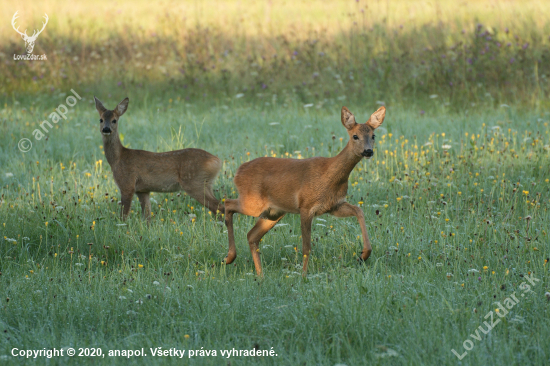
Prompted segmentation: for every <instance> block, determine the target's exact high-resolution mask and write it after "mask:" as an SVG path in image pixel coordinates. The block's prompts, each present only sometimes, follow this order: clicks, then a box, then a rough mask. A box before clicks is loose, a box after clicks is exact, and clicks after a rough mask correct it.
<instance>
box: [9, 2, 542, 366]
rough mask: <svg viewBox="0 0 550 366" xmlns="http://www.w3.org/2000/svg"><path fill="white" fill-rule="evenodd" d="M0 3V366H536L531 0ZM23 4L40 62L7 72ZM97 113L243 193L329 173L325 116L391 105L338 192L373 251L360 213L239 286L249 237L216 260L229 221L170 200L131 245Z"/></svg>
mask: <svg viewBox="0 0 550 366" xmlns="http://www.w3.org/2000/svg"><path fill="white" fill-rule="evenodd" d="M0 9H1V10H2V11H1V12H0V13H1V14H4V15H3V17H2V19H3V21H2V22H1V23H2V24H1V25H0V40H1V41H2V42H0V43H1V45H0V58H1V61H2V62H1V63H0V81H1V83H0V364H6V365H12V364H13V365H19V364H39V365H41V364H62V365H66V364H69V365H87V364H159V365H161V364H162V365H164V364H191V365H222V364H223V365H257V364H261V365H263V364H266V365H331V366H332V365H347V366H352V365H394V364H395V365H433V364H441V365H454V364H460V365H502V364H506V365H520V364H521V365H524V364H528V365H543V364H547V363H548V359H549V357H550V354H549V350H550V327H549V326H550V321H549V315H550V314H549V312H550V284H549V273H548V271H549V267H550V264H548V260H549V258H550V245H549V239H548V235H549V233H548V232H549V225H548V223H549V222H550V213H548V209H549V207H550V195H549V194H548V193H549V191H550V180H549V179H550V174H549V173H550V125H549V123H550V109H549V107H550V102H549V98H548V93H549V91H550V90H549V87H550V85H549V83H548V78H549V77H550V63H549V57H550V39H549V38H548V35H549V34H550V33H549V31H550V15H548V14H550V6H549V5H548V4H547V3H546V2H542V1H522V2H519V1H496V0H495V1H489V0H483V1H462V2H455V1H439V2H433V1H421V0H414V1H398V0H395V1H368V2H367V1H362V0H361V1H358V2H356V1H334V2H322V1H294V2H283V1H272V2H253V1H249V0H246V1H241V2H231V1H216V2H215V1H204V2H201V1H186V2H181V3H179V2H168V1H161V2H156V3H153V2H145V1H133V2H131V1H120V2H117V3H115V2H107V1H97V2H93V3H90V4H88V3H84V2H78V3H77V2H67V1H61V0H51V1H39V2H24V1H21V2H15V3H13V4H12V3H7V2H5V3H2V4H0ZM17 10H18V11H19V16H20V17H19V18H18V19H17V25H16V26H20V29H25V28H28V29H29V31H28V33H29V34H31V33H32V29H40V28H41V22H42V21H44V19H43V18H42V16H43V14H44V13H47V14H48V17H49V21H48V24H47V26H46V28H45V30H44V31H43V33H41V34H40V36H39V37H38V38H37V40H36V45H35V48H34V52H33V53H34V54H35V55H42V54H45V55H46V56H47V61H18V60H17V61H16V60H13V55H14V54H15V55H23V54H25V48H24V42H23V40H22V39H21V37H20V36H19V35H17V33H15V31H14V30H13V29H12V27H11V24H10V21H11V17H12V16H13V14H14V13H15V11H17ZM71 90H73V91H71ZM73 93H76V94H78V96H79V97H80V98H81V99H77V100H76V104H75V105H74V106H73V107H71V106H69V105H68V102H67V100H68V99H67V98H68V97H70V96H72V95H74V94H73ZM94 95H95V96H97V97H98V98H99V99H101V100H102V101H103V102H104V104H105V106H106V107H108V108H114V107H115V106H116V104H117V103H118V102H120V101H121V100H122V99H123V98H124V97H129V98H130V104H129V108H128V111H127V112H126V114H125V115H124V116H123V117H122V118H121V120H120V125H119V132H121V134H122V135H121V139H122V140H123V144H124V145H125V146H127V147H130V148H133V149H144V150H150V151H158V152H160V151H170V150H175V149H182V148H187V147H196V148H202V149H205V150H207V151H209V152H210V153H212V154H215V155H217V156H218V157H220V159H221V160H222V161H223V167H222V170H221V172H220V175H219V177H218V179H217V181H216V182H215V184H214V189H215V194H216V196H217V197H218V198H220V199H225V198H236V197H237V193H236V191H235V186H234V184H233V176H234V174H235V172H236V170H237V169H238V167H239V166H240V165H241V164H242V163H243V162H246V161H249V160H252V159H254V158H257V157H261V156H274V157H280V158H283V159H306V158H309V157H314V156H324V157H330V156H335V155H336V154H338V152H339V151H341V150H342V149H343V147H344V146H345V145H346V143H347V140H348V136H347V133H346V130H345V128H344V127H343V126H342V124H341V122H340V110H341V108H342V106H344V105H345V106H347V107H348V108H349V109H350V110H351V111H352V112H353V113H354V114H355V116H356V119H357V121H358V122H361V123H363V122H365V121H366V120H367V119H368V118H369V116H370V115H371V114H372V113H373V112H374V111H375V110H376V109H377V108H378V107H379V106H380V105H385V106H386V108H387V114H386V118H385V121H384V124H383V125H382V126H381V127H380V128H379V130H377V132H376V148H375V152H374V156H373V158H372V159H370V160H363V161H361V162H360V163H359V164H358V165H357V166H356V168H355V169H354V171H353V172H352V174H351V176H350V180H349V188H348V201H349V202H350V203H352V204H354V205H359V206H361V207H362V209H363V211H364V213H365V220H366V223H367V230H368V233H369V236H370V239H371V242H372V245H373V253H372V255H371V257H370V258H369V259H368V261H367V262H365V263H359V262H358V261H357V258H358V257H359V254H360V252H361V248H362V240H361V230H360V227H359V224H358V223H357V221H356V220H355V219H354V218H346V219H337V218H334V217H332V216H328V215H325V216H321V217H318V218H316V219H315V220H314V223H313V232H312V243H313V247H312V255H311V257H310V260H309V268H308V275H307V277H306V278H303V277H302V273H301V268H302V252H301V236H300V235H301V234H300V219H299V217H298V216H296V215H287V216H285V218H284V219H283V220H282V221H281V222H280V223H279V224H278V225H277V226H276V227H275V228H274V229H273V230H271V231H270V232H269V233H268V234H267V235H266V236H265V237H264V238H263V240H262V242H261V245H260V249H261V259H262V265H263V269H264V277H263V278H260V277H257V276H256V275H255V271H254V264H253V262H252V257H251V255H250V250H249V246H248V243H247V240H246V234H247V232H248V231H249V230H250V229H251V228H252V226H253V225H254V222H255V220H256V219H255V218H252V217H246V216H242V215H239V214H237V215H235V217H234V224H235V234H236V235H235V237H236V242H237V259H236V260H235V262H234V263H232V264H231V265H225V264H223V263H222V260H223V258H224V257H225V255H226V254H227V245H228V242H227V232H226V228H225V226H224V225H223V224H222V223H220V222H218V221H216V219H215V217H214V213H212V212H209V211H208V210H207V209H204V208H203V207H202V206H201V205H200V204H199V203H198V202H197V201H195V200H193V199H191V198H190V197H189V196H187V195H186V194H185V193H184V192H181V193H168V194H163V193H154V194H152V196H151V201H152V216H153V217H152V220H151V224H150V225H149V226H148V225H147V224H146V222H144V221H143V220H141V212H140V208H139V202H138V200H137V198H135V199H134V201H133V206H132V212H131V214H130V217H129V219H128V220H127V221H122V220H121V218H120V207H121V206H120V205H119V203H118V202H119V200H120V193H119V192H118V189H117V186H116V184H115V183H114V180H113V177H112V173H111V169H110V167H109V164H108V163H107V161H106V159H105V156H104V151H103V146H102V139H101V134H100V131H99V115H98V113H97V111H96V110H95V106H94V103H93V96H94ZM61 104H63V105H65V106H66V107H67V108H66V109H67V112H66V113H63V114H64V116H65V117H66V118H61V120H60V121H58V122H57V123H54V121H53V119H52V116H51V114H52V113H53V112H56V109H58V110H59V111H61V112H63V111H64V110H63V108H60V107H59V106H60V105H61ZM38 137H40V138H38ZM23 138H25V139H28V141H25V142H24V143H23V145H21V143H20V141H21V139H23ZM29 142H30V144H31V145H29V144H28V143H29ZM22 150H25V151H26V152H23V151H22ZM27 150H28V151H27ZM281 184H284V182H281ZM71 349H74V350H75V352H76V355H74V356H69V355H67V354H68V353H69V352H70V350H71ZM28 350H34V351H40V350H41V351H42V354H41V355H39V356H38V357H36V358H34V355H32V354H30V357H29V358H27V357H25V356H21V354H22V353H20V352H26V351H28ZM53 350H57V351H58V352H61V351H63V355H62V356H61V355H59V356H55V357H52V358H51V359H49V358H48V357H47V356H48V351H52V352H53ZM170 350H172V351H171V352H172V353H170V352H169V351H170ZM174 350H177V351H178V353H177V354H175V353H174ZM183 350H185V353H184V354H183V357H182V358H181V359H180V358H179V357H180V353H179V352H181V351H183ZM117 351H118V352H119V353H116V352H117ZM129 351H131V353H132V355H129V353H130V352H129ZM161 351H162V356H159V353H160V352H161ZM164 351H168V353H166V354H165V353H164ZM214 351H215V352H214ZM229 351H231V352H229ZM110 352H111V354H110ZM138 352H139V353H141V354H140V355H137V353H138ZM222 352H223V353H222ZM14 353H15V354H16V356H14V355H13V354H14ZM143 353H144V354H145V355H144V354H143ZM256 353H260V356H257V355H256ZM251 354H253V355H251Z"/></svg>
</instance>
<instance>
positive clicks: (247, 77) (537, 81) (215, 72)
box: [0, 0, 550, 113]
mask: <svg viewBox="0 0 550 366" xmlns="http://www.w3.org/2000/svg"><path fill="white" fill-rule="evenodd" d="M17 10H18V11H19V14H20V18H19V19H18V22H17V24H18V25H19V26H21V29H26V28H27V29H29V32H28V33H29V34H31V33H32V29H35V28H36V29H39V28H40V27H41V22H42V20H43V19H42V18H41V17H42V16H43V15H44V13H47V14H48V16H49V23H48V25H47V27H46V29H45V31H44V32H43V33H42V34H41V35H40V36H39V37H38V39H37V41H36V46H35V49H34V54H35V55H39V54H46V56H47V58H48V60H47V61H42V62H40V61H31V62H28V61H14V60H13V55H14V54H17V55H19V54H24V53H25V48H24V42H23V40H22V39H21V37H20V36H19V35H18V34H17V33H16V32H15V31H14V30H13V29H12V27H11V24H10V21H11V17H12V16H13V14H14V13H15V11H17ZM0 13H1V14H3V17H2V19H3V20H2V22H0V58H1V60H2V62H1V63H0V98H2V99H6V101H9V100H10V99H12V98H17V96H18V95H20V94H24V95H29V94H39V93H52V94H53V93H56V92H58V91H59V90H60V89H61V90H63V91H66V90H68V89H70V88H75V89H78V90H79V91H85V92H90V93H91V92H94V93H97V94H99V95H102V96H104V98H105V99H107V97H110V96H111V95H112V96H113V97H116V98H117V99H121V97H123V96H126V95H128V94H132V95H134V96H135V95H136V94H139V95H140V97H138V99H140V98H142V97H145V96H146V95H150V94H154V95H163V96H166V97H167V98H174V99H176V98H178V99H181V100H189V101H206V102H208V103H214V102H219V103H226V101H227V100H229V99H235V98H237V99H241V98H242V100H243V101H249V102H251V103H258V105H261V106H269V105H283V106H284V105H299V104H305V105H310V104H312V107H313V106H314V107H317V108H323V106H331V105H333V104H337V105H342V104H344V103H350V102H351V104H353V103H361V104H363V103H365V101H369V102H370V103H374V102H378V104H382V103H384V104H386V105H391V104H393V105H396V104H399V105H406V106H408V107H414V108H416V109H417V110H418V111H419V112H420V113H423V111H424V109H429V108H430V105H433V103H432V104H430V98H431V99H435V98H436V95H437V98H438V101H439V102H441V103H440V104H442V105H446V106H448V107H449V108H448V109H450V110H463V109H464V108H475V107H476V106H480V105H484V106H486V105H487V104H489V105H493V106H500V105H501V104H508V105H515V106H518V107H519V106H521V107H527V108H533V107H535V108H544V107H548V106H549V104H550V103H549V102H548V98H547V95H548V92H549V82H548V80H549V78H550V62H549V58H550V48H549V46H550V2H548V1H542V0H541V1H537V0H522V1H514V0H460V1H458V0H452V1H433V0H431V1H426V0H391V1H390V0H387V1H382V0H373V1H365V0H359V1H355V0H345V1H344V0H342V1H334V0H333V1H303V0H293V1H288V0H270V1H252V0H242V1H219V0H218V1H213V0H204V1H182V2H179V1H154V2H153V1H143V0H135V1H127V0H126V1H116V2H115V1H104V0H99V1H93V2H83V1H81V2H76V1H66V0H46V1H32V2H30V1H25V2H23V1H19V2H18V1H10V2H6V1H4V2H2V3H0Z"/></svg>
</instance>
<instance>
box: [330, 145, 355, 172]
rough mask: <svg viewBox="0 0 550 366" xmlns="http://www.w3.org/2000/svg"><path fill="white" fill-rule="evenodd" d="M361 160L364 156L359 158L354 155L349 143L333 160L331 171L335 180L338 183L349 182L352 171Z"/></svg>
mask: <svg viewBox="0 0 550 366" xmlns="http://www.w3.org/2000/svg"><path fill="white" fill-rule="evenodd" d="M361 159H362V156H357V155H355V154H354V153H353V151H352V148H351V146H350V144H349V142H348V144H347V145H346V147H344V149H343V150H342V151H340V153H339V154H338V155H336V156H335V157H333V158H331V165H332V166H331V168H332V169H331V171H332V172H333V173H334V179H335V180H336V181H338V182H347V180H348V178H349V175H350V174H351V171H352V170H353V168H355V166H356V165H357V163H359V162H360V161H361Z"/></svg>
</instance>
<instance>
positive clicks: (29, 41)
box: [11, 11, 48, 54]
mask: <svg viewBox="0 0 550 366" xmlns="http://www.w3.org/2000/svg"><path fill="white" fill-rule="evenodd" d="M17 13H18V11H16V12H15V14H13V18H12V19H11V25H12V27H13V29H15V31H16V32H17V33H19V34H20V35H21V38H23V40H24V41H25V48H26V49H27V53H28V54H31V53H32V50H33V49H34V42H35V41H36V38H38V36H39V35H40V33H42V31H43V30H44V28H46V24H48V14H44V18H45V19H46V23H42V29H41V30H39V31H37V30H35V31H34V32H33V34H32V36H30V37H29V36H28V35H27V30H26V29H25V32H23V33H21V32H20V31H19V27H17V28H15V20H16V19H17V18H18V16H17ZM37 32H38V33H37Z"/></svg>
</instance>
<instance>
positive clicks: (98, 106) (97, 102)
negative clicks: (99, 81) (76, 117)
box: [94, 95, 107, 115]
mask: <svg viewBox="0 0 550 366" xmlns="http://www.w3.org/2000/svg"><path fill="white" fill-rule="evenodd" d="M94 100H95V109H97V111H98V112H99V115H102V114H103V112H105V111H106V110H107V108H105V107H104V106H103V103H101V100H99V99H97V98H96V97H95V95H94Z"/></svg>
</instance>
